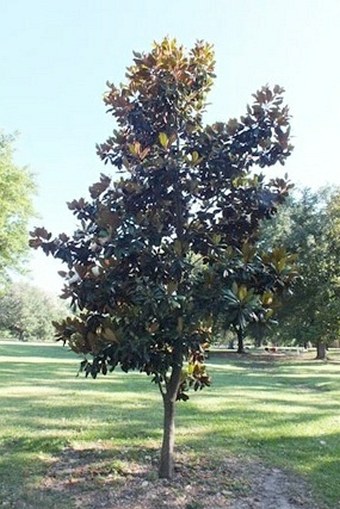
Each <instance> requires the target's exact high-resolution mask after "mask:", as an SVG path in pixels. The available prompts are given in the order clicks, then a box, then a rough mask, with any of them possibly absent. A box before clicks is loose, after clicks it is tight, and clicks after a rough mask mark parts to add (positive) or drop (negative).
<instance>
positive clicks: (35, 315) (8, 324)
mask: <svg viewBox="0 0 340 509" xmlns="http://www.w3.org/2000/svg"><path fill="white" fill-rule="evenodd" d="M65 315H66V308H65V307H64V306H62V305H60V302H58V301H57V299H54V298H53V297H52V296H50V295H47V294H46V293H44V292H43V291H42V290H39V288H36V287H34V286H31V285H29V284H27V283H13V284H11V285H8V286H7V287H6V290H5V292H4V293H3V295H2V296H1V297H0V333H1V335H2V336H6V337H12V338H18V339H19V340H21V341H30V340H42V341H48V340H50V341H51V340H52V339H53V338H54V333H55V330H54V328H53V325H52V320H61V319H62V318H64V317H65Z"/></svg>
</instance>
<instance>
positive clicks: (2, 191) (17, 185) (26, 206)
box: [0, 132, 35, 283]
mask: <svg viewBox="0 0 340 509" xmlns="http://www.w3.org/2000/svg"><path fill="white" fill-rule="evenodd" d="M13 143H14V138H13V136H5V135H4V134H3V133H1V132H0V203H1V207H0V283H1V282H3V281H4V280H6V279H7V278H8V270H10V269H12V270H13V269H14V270H19V269H20V268H21V267H22V265H21V264H22V261H23V258H24V256H25V254H26V253H27V249H28V220H29V218H30V217H31V216H32V215H33V207H32V197H33V194H34V192H35V185H34V181H33V177H32V175H31V174H30V173H29V172H28V171H27V170H26V169H25V168H19V167H18V166H16V165H15V164H14V162H13Z"/></svg>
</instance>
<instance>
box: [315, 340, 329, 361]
mask: <svg viewBox="0 0 340 509" xmlns="http://www.w3.org/2000/svg"><path fill="white" fill-rule="evenodd" d="M316 358H317V359H318V360H325V359H327V350H326V345H325V343H317V345H316Z"/></svg>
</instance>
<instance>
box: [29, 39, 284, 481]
mask: <svg viewBox="0 0 340 509" xmlns="http://www.w3.org/2000/svg"><path fill="white" fill-rule="evenodd" d="M126 78H127V82H126V84H123V85H120V86H119V87H116V86H115V85H113V84H111V83H108V92H107V93H106V95H105V104H106V106H107V107H108V112H109V113H110V114H112V116H113V117H114V119H115V121H116V126H117V128H116V130H114V131H113V134H112V136H110V138H108V140H107V141H106V142H105V143H103V144H102V145H99V146H98V154H99V156H100V158H101V159H102V160H103V161H104V163H105V164H106V163H111V164H112V165H113V166H114V167H115V168H116V169H117V170H118V171H119V172H120V173H121V178H120V180H117V181H112V180H111V179H110V178H109V177H108V176H106V175H101V178H100V181H99V182H97V183H95V184H93V185H92V186H91V187H90V194H91V199H90V200H85V199H83V198H81V199H79V200H74V201H72V202H71V203H69V204H68V206H69V208H70V209H71V210H72V211H73V213H74V215H75V216H76V217H77V219H78V220H79V228H78V229H77V230H76V232H75V233H74V235H73V236H72V237H68V236H67V235H65V234H61V235H59V236H58V237H56V238H53V237H52V235H51V234H50V233H48V232H47V230H45V228H37V229H36V230H35V231H34V232H33V233H32V238H31V241H30V243H31V246H32V247H34V248H42V249H43V250H44V252H45V253H46V254H51V255H52V256H54V257H55V258H59V259H61V260H62V261H63V262H64V263H65V264H66V266H67V270H65V272H61V276H62V277H63V278H65V286H64V289H63V297H64V298H67V299H70V301H71V303H72V305H73V306H75V307H76V308H77V309H79V310H80V314H78V315H77V316H73V317H71V318H68V319H67V320H64V321H62V322H60V323H56V324H55V326H56V330H57V338H58V339H59V340H61V341H63V342H64V343H67V344H68V345H69V346H70V347H71V348H72V350H74V351H75V352H77V353H81V354H84V355H85V359H84V361H83V362H82V364H81V369H82V370H84V371H85V373H86V375H89V374H90V375H91V376H92V377H94V378H95V377H96V376H97V375H98V374H99V373H102V374H104V375H105V374H106V373H107V372H108V371H111V370H113V369H115V368H116V367H117V366H120V367H121V368H122V369H123V370H124V371H130V370H140V371H142V372H145V373H146V374H147V375H150V376H151V377H152V381H153V382H155V383H156V384H157V386H158V387H159V390H160V393H161V395H162V398H163V405H164V432H163V444H162V450H161V459H160V466H159V474H160V476H161V477H167V478H170V477H171V476H172V475H173V449H174V432H175V427H174V416H175V404H176V401H177V400H186V399H187V398H188V395H187V390H188V389H189V388H190V387H193V389H195V390H197V389H202V388H203V387H204V386H207V385H209V384H210V378H209V376H208V374H207V372H206V369H205V366H204V349H205V347H206V346H207V345H208V344H209V342H210V340H211V336H212V330H213V327H214V326H216V325H217V324H223V326H224V327H226V326H230V325H232V326H233V327H234V328H235V327H236V329H240V330H245V329H246V327H247V325H248V324H249V323H250V322H251V321H253V320H260V321H265V320H267V319H269V318H270V316H271V314H272V312H273V303H274V301H275V294H277V293H279V292H282V290H283V289H284V288H286V287H288V286H289V285H290V284H291V282H292V280H293V279H294V272H293V270H292V260H291V258H290V257H289V255H288V254H287V253H286V252H285V251H284V250H282V249H276V250H275V251H272V252H267V253H260V252H258V250H257V248H256V244H257V235H258V228H259V225H260V223H261V221H262V220H263V219H264V218H269V217H271V216H272V215H274V214H275V212H276V209H277V207H278V205H279V204H280V203H282V202H283V201H284V199H285V197H286V196H287V194H288V191H289V189H290V187H291V186H290V184H289V183H288V182H287V181H286V177H285V179H268V178H266V177H265V176H264V175H263V174H262V169H264V168H265V167H270V166H273V165H274V164H275V163H277V162H279V163H281V164H284V162H285V159H286V158H287V157H288V156H289V155H290V152H291V149H292V147H291V145H290V143H289V113H288V108H287V106H284V105H283V98H282V92H283V89H282V88H280V87H279V86H275V87H274V88H273V89H271V88H269V87H267V86H266V87H264V88H262V89H261V90H260V91H258V92H257V93H256V94H254V104H253V105H252V106H248V107H247V112H246V114H245V116H243V117H241V118H240V120H236V119H232V120H230V121H229V122H227V123H222V122H219V123H216V124H213V125H204V124H203V120H202V115H203V112H204V108H205V105H206V96H207V93H208V92H209V90H210V88H211V86H212V83H213V78H214V54H213V50H212V47H211V46H210V45H209V44H205V43H203V42H197V43H196V45H195V46H194V47H193V49H192V50H190V51H189V52H188V53H187V52H186V51H185V50H184V49H183V47H181V46H179V45H177V43H176V41H174V40H169V39H165V40H163V41H162V42H161V43H160V44H155V45H154V47H153V49H152V51H151V52H150V53H146V54H144V53H143V54H140V53H134V63H133V65H132V66H131V67H129V68H128V71H127V74H126Z"/></svg>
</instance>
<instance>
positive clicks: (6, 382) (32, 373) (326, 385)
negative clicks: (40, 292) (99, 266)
mask: <svg viewBox="0 0 340 509" xmlns="http://www.w3.org/2000/svg"><path fill="white" fill-rule="evenodd" d="M312 356H313V354H303V355H302V354H301V355H295V356H294V355H290V356H283V355H268V354H266V355H252V354H247V355H244V356H237V355H235V354H234V355H232V354H229V355H225V356H219V357H218V356H214V355H211V356H210V358H209V359H208V367H209V372H210V373H211V375H212V377H213V385H212V386H211V388H208V389H205V390H204V391H202V392H199V393H192V394H191V398H190V400H189V401H188V402H186V403H183V402H181V403H179V404H178V413H177V441H176V445H177V453H176V460H177V467H176V475H175V478H174V480H173V481H167V480H159V479H158V478H157V461H158V453H159V446H160V441H161V432H162V407H161V400H160V396H159V394H158V392H157V388H156V387H155V386H154V385H152V384H151V383H150V379H148V378H147V377H146V376H145V375H143V374H139V373H133V374H124V373H122V372H120V371H117V372H114V373H112V374H110V375H109V376H107V377H101V378H98V379H97V380H86V379H84V378H83V377H82V376H80V377H76V373H77V367H78V360H77V358H76V356H75V355H74V354H72V353H71V352H69V351H68V350H67V348H62V347H61V346H59V345H54V344H46V345H44V344H21V343H5V342H3V343H0V409H1V417H0V507H4V508H5V507H6V508H11V509H40V508H43V509H54V508H55V509H56V508H58V509H76V508H78V507H79V508H80V507H81V508H83V509H87V508H88V509H89V508H92V509H97V508H106V509H127V508H130V509H137V508H138V509H162V508H163V509H205V508H207V509H208V508H209V509H212V508H216V509H218V508H226V509H301V508H302V509H336V508H340V412H339V410H340V355H339V354H337V353H336V352H335V351H332V352H330V359H329V361H327V362H321V361H314V360H313V359H312Z"/></svg>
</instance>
